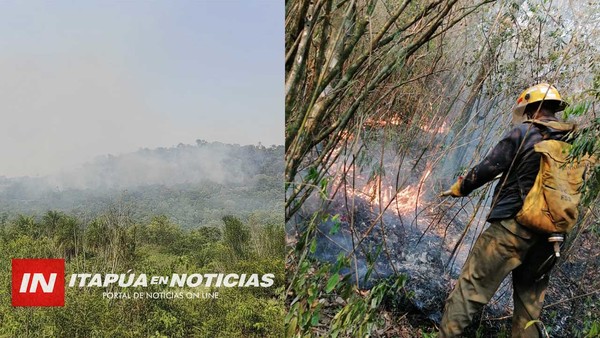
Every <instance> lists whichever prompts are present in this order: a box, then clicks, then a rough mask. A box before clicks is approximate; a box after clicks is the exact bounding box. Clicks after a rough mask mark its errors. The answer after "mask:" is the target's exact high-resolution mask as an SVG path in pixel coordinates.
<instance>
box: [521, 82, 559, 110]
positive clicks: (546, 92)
mask: <svg viewBox="0 0 600 338" xmlns="http://www.w3.org/2000/svg"><path fill="white" fill-rule="evenodd" d="M541 101H558V107H557V109H556V111H561V110H564V109H565V108H566V107H567V105H568V104H567V103H566V102H565V101H563V100H562V98H561V97H560V94H559V93H558V90H556V88H554V86H551V85H549V84H547V83H539V84H536V85H535V86H533V87H529V88H527V89H525V90H524V91H523V92H522V93H521V95H519V98H518V99H517V104H516V106H515V108H514V109H513V113H514V115H515V116H519V117H520V116H523V114H524V113H525V107H527V105H528V104H531V103H535V102H541Z"/></svg>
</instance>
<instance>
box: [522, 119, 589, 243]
mask: <svg viewBox="0 0 600 338" xmlns="http://www.w3.org/2000/svg"><path fill="white" fill-rule="evenodd" d="M527 122H530V123H533V124H540V125H543V126H547V127H551V128H554V129H559V130H573V129H574V126H573V125H570V124H566V123H560V122H542V121H537V120H530V121H527ZM567 128H570V129H567ZM570 149H571V145H570V144H569V143H566V142H563V141H558V140H544V141H541V142H539V143H537V144H536V145H535V146H534V150H535V151H536V152H538V153H540V154H541V155H542V158H541V162H540V170H539V171H538V174H537V177H536V179H535V182H534V184H533V187H532V188H531V190H530V191H529V193H528V194H527V196H526V197H525V201H524V202H523V207H522V208H521V210H520V211H519V212H518V213H517V216H516V221H517V222H519V223H520V224H522V225H524V226H525V227H527V228H530V229H531V230H534V231H537V232H544V233H567V232H569V231H571V229H572V228H573V226H574V225H575V223H576V222H577V217H578V215H579V210H578V208H577V207H578V204H579V200H580V198H581V187H582V185H583V178H584V175H585V172H586V170H587V168H588V167H589V166H590V165H592V164H593V162H594V161H593V159H592V158H590V157H589V156H586V157H584V158H582V159H580V160H579V161H571V162H569V161H568V160H567V159H568V156H569V151H570Z"/></svg>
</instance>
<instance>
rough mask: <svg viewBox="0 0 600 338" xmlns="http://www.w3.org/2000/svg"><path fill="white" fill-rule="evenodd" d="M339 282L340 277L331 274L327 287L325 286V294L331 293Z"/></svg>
mask: <svg viewBox="0 0 600 338" xmlns="http://www.w3.org/2000/svg"><path fill="white" fill-rule="evenodd" d="M339 281H340V275H339V274H337V273H336V274H333V275H332V276H331V277H330V278H329V281H327V286H325V292H327V293H329V292H331V291H332V290H333V289H334V288H335V286H336V285H337V283H338V282H339Z"/></svg>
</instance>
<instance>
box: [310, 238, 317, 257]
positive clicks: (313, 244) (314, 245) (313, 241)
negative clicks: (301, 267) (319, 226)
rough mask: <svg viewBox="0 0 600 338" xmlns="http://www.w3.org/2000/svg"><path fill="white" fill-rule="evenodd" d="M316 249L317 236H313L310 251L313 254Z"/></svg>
mask: <svg viewBox="0 0 600 338" xmlns="http://www.w3.org/2000/svg"><path fill="white" fill-rule="evenodd" d="M315 251H317V238H313V240H312V241H311V242H310V253H312V254H314V253H315Z"/></svg>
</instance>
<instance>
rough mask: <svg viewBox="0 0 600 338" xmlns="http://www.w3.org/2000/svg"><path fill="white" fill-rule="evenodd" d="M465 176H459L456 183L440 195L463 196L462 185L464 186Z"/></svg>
mask: <svg viewBox="0 0 600 338" xmlns="http://www.w3.org/2000/svg"><path fill="white" fill-rule="evenodd" d="M462 181H463V177H462V176H459V177H458V180H456V183H454V184H453V185H452V186H451V187H450V189H448V190H446V191H443V192H442V193H440V197H445V196H452V197H462V196H463V195H462V194H461V193H460V187H461V186H462Z"/></svg>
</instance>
